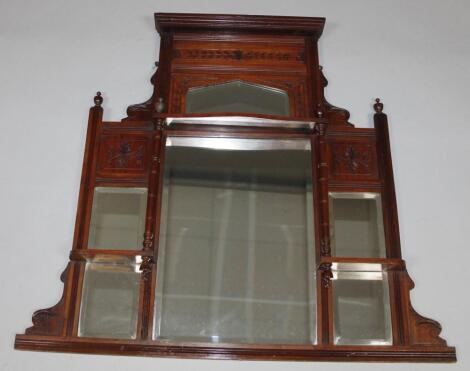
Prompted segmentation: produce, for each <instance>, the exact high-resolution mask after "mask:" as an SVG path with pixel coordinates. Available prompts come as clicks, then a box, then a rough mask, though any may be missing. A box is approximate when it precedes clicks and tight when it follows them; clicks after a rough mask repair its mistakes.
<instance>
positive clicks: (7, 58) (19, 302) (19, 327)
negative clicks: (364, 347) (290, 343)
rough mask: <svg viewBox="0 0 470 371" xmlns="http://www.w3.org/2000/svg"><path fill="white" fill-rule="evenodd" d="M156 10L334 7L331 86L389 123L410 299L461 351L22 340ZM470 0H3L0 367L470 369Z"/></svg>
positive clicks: (133, 96) (355, 111)
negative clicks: (191, 348)
mask: <svg viewBox="0 0 470 371" xmlns="http://www.w3.org/2000/svg"><path fill="white" fill-rule="evenodd" d="M155 11H174V12H212V13H217V12H219V13H242V14H272V15H303V16H325V17H326V18H327V23H326V28H325V32H324V34H323V36H322V38H321V41H320V52H321V54H320V59H321V62H322V64H323V65H324V66H325V73H326V75H327V78H328V79H329V81H330V85H329V87H328V90H327V96H328V98H329V100H330V101H331V102H332V103H333V104H336V105H339V106H341V107H345V108H347V109H349V110H350V111H351V120H352V122H354V123H356V125H357V126H359V127H368V126H371V125H372V107H371V105H372V103H373V98H375V97H376V96H380V97H381V98H382V99H383V101H384V103H385V112H386V113H388V114H389V121H390V124H391V128H390V131H391V140H392V146H393V149H392V152H393V159H394V167H395V177H396V187H397V197H398V207H399V216H400V223H401V240H402V248H403V254H404V257H405V259H406V260H407V262H408V267H409V271H410V273H411V275H412V277H413V278H414V280H415V282H416V289H415V290H414V291H413V295H412V297H413V302H414V305H415V307H416V309H417V310H418V311H419V312H421V313H423V314H425V315H428V316H430V317H431V318H435V319H436V320H438V321H440V322H441V323H442V325H443V328H444V330H443V332H442V336H443V337H444V338H446V339H447V340H448V342H449V344H451V345H456V346H457V352H458V359H459V361H458V363H457V364H456V365H426V364H424V365H421V364H419V365H409V364H405V365H400V364H380V365H377V364H368V365H364V364H348V365H346V366H345V365H343V364H334V363H328V364H325V363H322V364H318V363H317V364H310V363H289V364H286V363H274V362H231V361H201V360H178V359H154V358H131V357H108V356H89V355H69V354H53V353H34V352H20V351H14V350H13V342H14V335H15V333H17V332H23V330H24V329H25V328H26V327H28V326H29V325H30V320H31V314H32V312H33V311H34V310H35V309H38V308H45V307H48V306H50V305H53V304H55V303H56V302H57V300H58V298H59V297H60V294H61V290H62V286H61V284H60V282H59V274H60V272H61V271H62V269H63V268H64V266H65V263H66V260H67V257H68V252H69V249H70V248H71V242H72V234H73V225H74V220H75V208H76V203H77V196H78V187H79V183H80V171H81V163H82V156H83V147H84V142H85V130H86V122H87V115H88V108H89V106H90V105H91V104H92V97H93V95H94V93H95V91H96V90H98V89H99V90H101V91H103V93H104V94H103V95H104V98H105V102H104V109H105V120H118V119H120V118H121V117H123V116H124V115H125V108H126V107H127V105H129V104H132V103H138V102H141V101H143V100H145V99H147V98H148V97H149V96H150V93H151V86H150V84H149V82H148V80H149V78H150V76H151V74H152V71H153V61H154V60H156V59H157V58H158V57H157V53H158V41H157V36H156V32H155V29H154V24H153V13H154V12H155ZM469 16H470V3H469V2H468V1H465V0H460V1H458V0H447V1H439V0H432V1H431V0H428V1H426V0H415V1H406V0H399V1H373V0H370V1H366V0H356V1H328V2H327V1H319V0H289V1H273V0H271V1H269V0H250V1H233V0H232V1H226V0H219V1H207V0H206V1H203V0H192V1H191V0H177V1H176V0H173V1H171V0H165V1H159V0H153V1H148V0H145V1H138V2H137V1H117V0H101V1H96V0H95V1H90V0H81V1H75V2H72V1H68V2H65V1H59V0H47V1H46V0H43V1H37V2H32V1H26V0H15V1H7V0H0V53H1V54H0V125H1V131H0V151H1V154H0V161H1V162H0V163H1V173H0V174H1V175H0V187H1V192H0V210H1V213H0V219H1V223H0V259H1V265H0V267H1V268H0V277H1V279H0V370H2V371H3V370H21V371H27V370H48V371H50V370H64V369H66V370H68V371H73V370H87V369H95V370H110V369H112V370H113V371H118V370H129V369H142V370H144V369H157V368H158V369H160V370H180V369H185V370H222V369H224V370H235V369H238V368H244V369H252V370H258V371H264V370H284V369H285V368H286V367H287V368H288V369H292V370H311V369H322V370H340V369H343V367H347V368H348V369H349V370H377V369H381V370H409V369H413V370H450V369H452V370H469V369H470V352H469V350H468V349H469V347H470V334H469V332H470V328H469V326H468V323H469V319H468V317H467V316H468V315H469V314H468V313H470V311H469V308H468V307H469V304H470V300H469V291H468V283H469V282H470V269H468V261H469V260H470V252H469V251H470V249H469V240H470V238H469V237H468V231H469V229H470V222H469V220H470V211H469V210H470V196H469V189H470V175H469V174H470V171H469V170H470V145H469V140H470V129H469V127H470V122H468V119H467V117H468V112H467V111H468V108H467V107H468V99H469V86H470V23H469V21H468V19H469Z"/></svg>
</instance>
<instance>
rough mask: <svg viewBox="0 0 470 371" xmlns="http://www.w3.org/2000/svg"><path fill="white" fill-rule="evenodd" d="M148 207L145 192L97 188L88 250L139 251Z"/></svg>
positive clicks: (94, 195) (128, 189) (135, 189)
mask: <svg viewBox="0 0 470 371" xmlns="http://www.w3.org/2000/svg"><path fill="white" fill-rule="evenodd" d="M146 207H147V189H146V188H119V187H96V188H95V192H94V194H93V208H92V212H91V221H90V232H89V237H88V248H91V249H115V250H140V249H141V248H142V243H143V234H144V228H145V210H146Z"/></svg>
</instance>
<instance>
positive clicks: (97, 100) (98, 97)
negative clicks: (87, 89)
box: [93, 91, 103, 107]
mask: <svg viewBox="0 0 470 371" xmlns="http://www.w3.org/2000/svg"><path fill="white" fill-rule="evenodd" d="M93 100H94V101H95V106H97V107H100V106H101V103H103V97H102V96H101V92H100V91H98V92H96V95H95V98H93Z"/></svg>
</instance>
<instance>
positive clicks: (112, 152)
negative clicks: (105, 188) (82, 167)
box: [97, 134, 149, 177]
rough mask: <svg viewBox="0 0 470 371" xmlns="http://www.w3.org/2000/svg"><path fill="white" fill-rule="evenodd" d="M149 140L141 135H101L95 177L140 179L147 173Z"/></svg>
mask: <svg viewBox="0 0 470 371" xmlns="http://www.w3.org/2000/svg"><path fill="white" fill-rule="evenodd" d="M148 146H149V138H148V137H146V136H142V135H132V134H119V135H103V136H102V137H101V141H100V147H99V155H98V165H97V166H98V167H97V175H98V176H102V177H114V176H117V177H122V176H125V177H142V176H144V175H145V174H146V173H147V165H148V152H149V148H148Z"/></svg>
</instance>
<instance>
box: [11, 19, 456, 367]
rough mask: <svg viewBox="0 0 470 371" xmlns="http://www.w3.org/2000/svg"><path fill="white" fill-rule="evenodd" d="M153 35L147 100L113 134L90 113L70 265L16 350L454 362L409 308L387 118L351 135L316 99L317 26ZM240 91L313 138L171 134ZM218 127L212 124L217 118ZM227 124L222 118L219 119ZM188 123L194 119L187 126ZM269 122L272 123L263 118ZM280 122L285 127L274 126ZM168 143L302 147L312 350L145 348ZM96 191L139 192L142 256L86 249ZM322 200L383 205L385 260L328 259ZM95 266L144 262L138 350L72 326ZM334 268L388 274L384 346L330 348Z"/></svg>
mask: <svg viewBox="0 0 470 371" xmlns="http://www.w3.org/2000/svg"><path fill="white" fill-rule="evenodd" d="M155 20H156V27H157V30H158V32H159V34H160V35H161V40H162V42H161V47H160V63H157V66H158V69H157V72H156V73H155V74H154V76H153V77H152V79H151V82H152V84H153V86H154V92H153V95H152V97H151V98H150V99H149V100H148V101H147V102H144V103H142V104H137V105H133V106H130V107H129V108H128V110H127V113H128V117H126V118H124V119H123V120H122V121H121V122H105V121H103V120H102V117H103V108H102V107H101V105H102V102H103V98H102V97H101V94H100V93H98V94H97V95H96V97H95V98H94V102H95V105H94V106H93V107H92V108H91V109H90V115H89V121H88V132H87V138H86V147H85V154H84V161H83V169H82V180H81V185H80V195H79V200H78V208H77V219H76V225H75V234H74V241H73V247H72V250H71V252H70V261H69V263H68V265H67V268H66V269H65V271H64V273H63V274H62V276H61V280H62V282H64V294H63V297H62V299H61V300H60V301H59V303H58V304H57V305H55V306H54V307H52V308H48V309H43V310H39V311H37V312H35V313H34V314H33V319H32V322H33V326H32V327H30V328H28V329H26V331H25V334H23V335H17V336H16V339H15V348H16V349H25V350H41V351H59V352H76V353H92V354H119V355H146V356H167V357H197V358H210V359H214V358H215V359H255V360H257V359H260V360H261V359H262V360H304V361H309V360H319V361H394V362H395V361H405V362H452V361H455V360H456V353H455V348H453V347H449V346H447V344H446V342H445V341H444V340H443V339H441V338H440V337H439V333H440V332H441V327H440V325H439V324H438V323H437V322H435V321H433V320H431V319H428V318H425V317H422V316H421V315H419V314H417V313H416V311H415V310H414V309H413V307H412V306H411V303H410V294H409V291H410V290H411V289H412V288H413V286H414V285H413V282H412V280H411V279H410V277H409V276H408V273H407V270H406V266H405V262H404V261H403V260H402V259H401V248H400V238H399V228H398V216H397V206H396V197H395V187H394V182H393V170H392V160H391V155H390V141H389V135H388V123H387V116H386V115H385V114H384V113H383V104H382V103H380V101H379V100H378V99H377V100H376V103H375V105H374V109H375V115H374V128H373V129H359V128H355V127H354V126H353V125H352V124H351V123H349V122H348V118H349V113H348V111H346V110H345V109H341V108H337V107H334V106H333V105H331V104H329V103H328V102H327V101H326V100H325V97H324V88H325V87H326V86H327V83H328V82H327V80H326V79H325V77H324V75H323V72H322V68H321V66H320V65H319V62H318V50H317V41H318V38H319V37H320V35H321V33H322V31H323V26H324V22H325V19H324V18H304V17H270V16H241V15H237V16H235V15H208V14H168V13H157V14H155ZM231 79H232V80H233V79H240V80H246V81H252V82H262V83H263V84H268V85H271V86H277V87H280V88H282V89H285V90H286V91H287V92H288V94H289V97H290V100H291V106H290V107H291V115H290V117H288V119H290V120H292V119H299V120H310V121H314V122H315V123H316V124H315V127H314V129H312V130H299V129H283V128H281V127H280V128H272V127H271V128H259V127H257V128H255V127H253V128H246V127H228V126H226V127H225V126H211V125H208V126H196V125H189V124H187V125H185V124H177V125H175V126H171V127H168V126H167V125H166V124H165V119H166V118H167V117H174V116H183V117H184V99H185V94H186V92H187V90H188V89H189V88H190V87H193V86H204V85H208V84H211V83H214V82H219V81H230V80H231ZM217 115H218V116H220V115H221V114H217ZM227 115H230V113H227ZM193 116H194V115H193ZM271 118H273V117H271ZM279 119H283V118H279ZM168 135H172V136H173V135H177V136H188V135H190V136H215V137H250V138H252V137H263V138H264V137H269V138H286V137H290V138H294V137H301V138H309V139H310V140H311V143H312V172H313V177H314V182H315V184H316V187H314V202H315V210H314V214H315V231H316V235H315V246H316V251H315V255H316V261H317V278H318V279H317V292H318V302H317V331H318V332H317V338H318V344H316V345H261V344H242V345H241V344H210V343H168V342H165V343H163V342H159V341H154V340H152V339H151V336H150V335H149V334H151V333H152V326H153V323H152V322H153V318H152V315H153V305H154V299H155V297H154V291H155V281H156V264H155V262H156V259H157V258H158V230H159V228H158V226H159V222H160V203H161V194H162V189H161V188H162V173H163V172H162V171H161V166H162V163H163V160H164V155H165V154H164V145H165V140H166V137H167V136H168ZM95 186H120V187H130V186H138V187H143V186H144V187H147V188H148V203H147V212H146V223H145V233H144V242H143V246H142V249H140V250H133V251H122V250H95V249H88V248H87V245H88V243H87V238H88V237H87V236H88V229H89V221H90V213H91V205H92V198H93V189H94V187H95ZM331 191H343V192H354V191H355V192H361V191H367V192H377V193H380V195H381V196H382V203H383V205H382V206H383V213H384V225H385V235H386V256H387V257H386V258H383V259H375V258H369V259H361V258H338V257H334V256H331V249H330V241H329V212H328V194H329V192H331ZM97 255H113V256H122V257H130V258H132V257H136V256H141V257H142V264H141V270H142V275H141V277H142V279H141V287H140V302H139V317H138V324H137V330H138V331H137V333H138V336H137V339H135V340H113V339H97V338H80V337H78V335H77V332H78V319H79V318H78V317H79V308H80V297H81V286H82V281H83V275H84V265H85V262H86V261H87V260H90V259H92V258H93V257H95V256H97ZM334 262H372V263H380V264H382V265H383V266H384V267H385V269H386V270H387V271H388V274H389V277H390V279H389V282H390V283H389V285H390V303H391V309H392V310H391V314H392V329H393V345H390V346H343V345H342V346H338V345H334V344H333V339H332V333H333V331H332V328H333V324H332V323H333V321H332V307H331V305H332V288H331V285H330V280H331V278H332V272H331V266H332V263H334Z"/></svg>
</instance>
